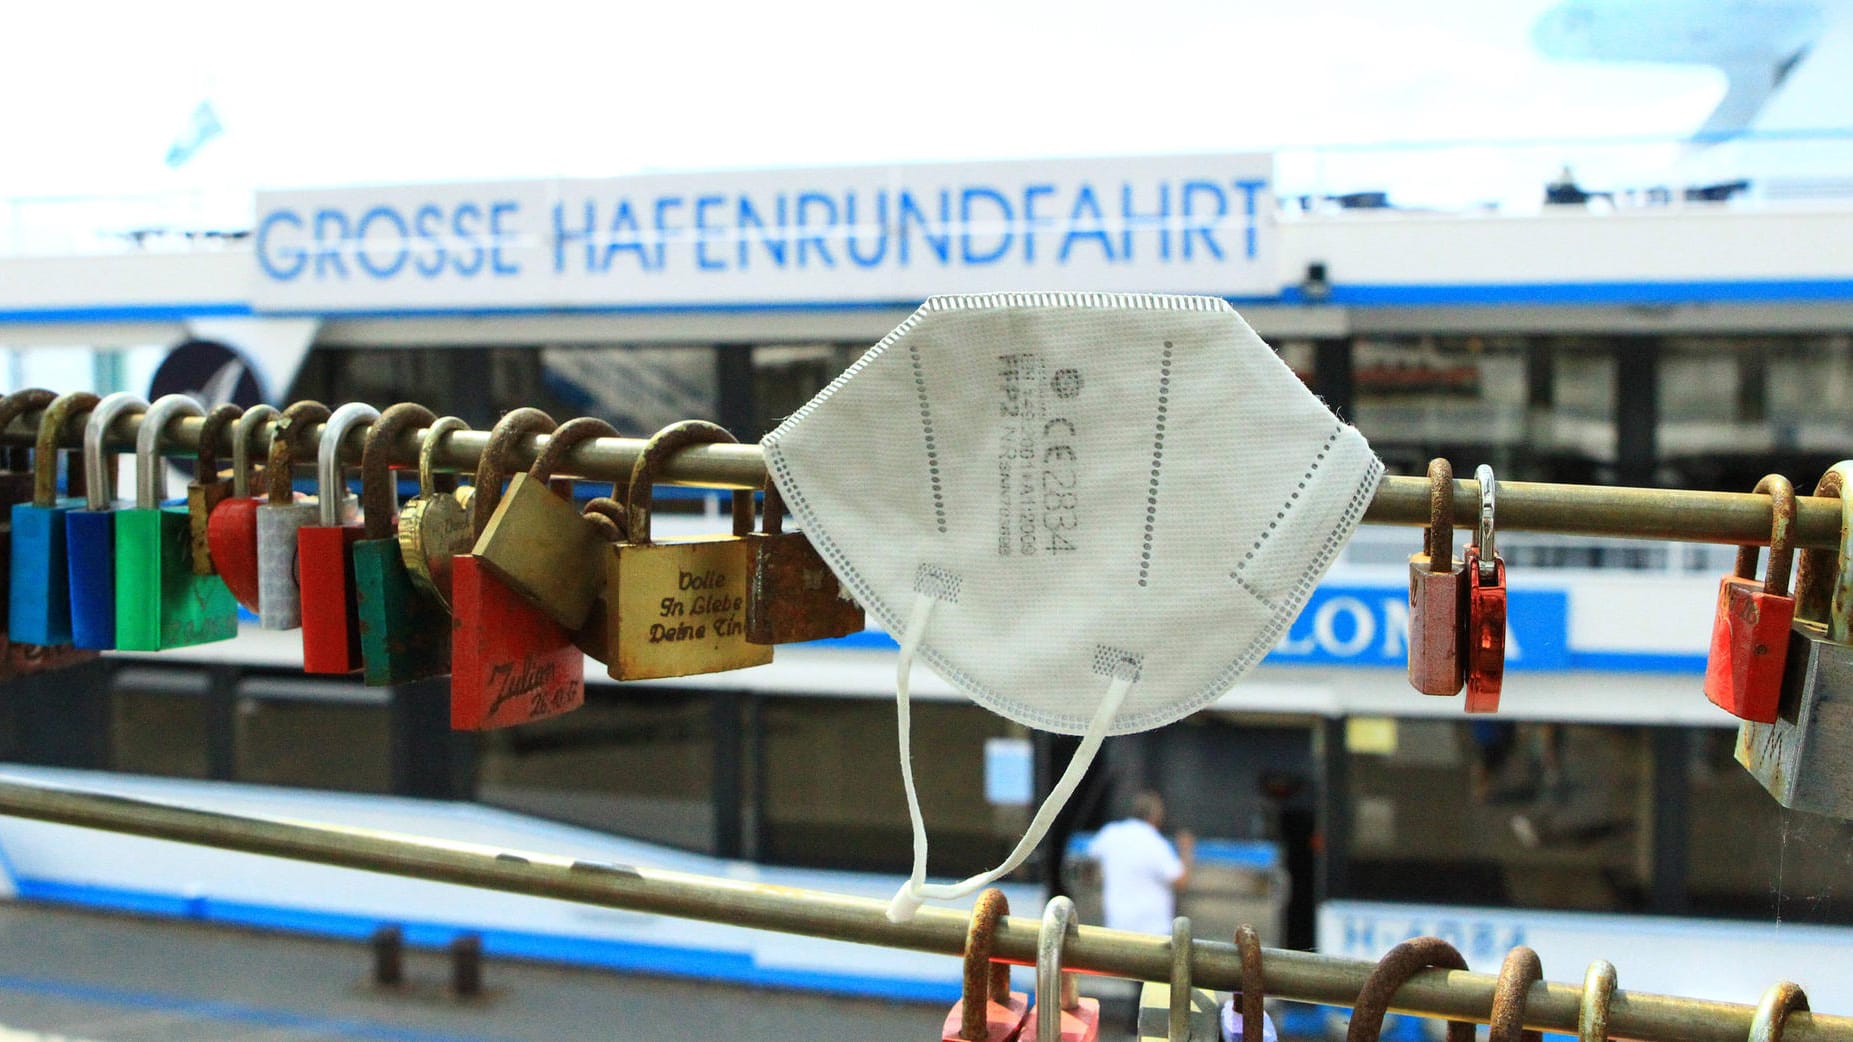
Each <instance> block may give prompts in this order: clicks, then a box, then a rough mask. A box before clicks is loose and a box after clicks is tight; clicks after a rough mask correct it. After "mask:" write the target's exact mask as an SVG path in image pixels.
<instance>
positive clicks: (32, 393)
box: [0, 388, 96, 680]
mask: <svg viewBox="0 0 1853 1042" xmlns="http://www.w3.org/2000/svg"><path fill="white" fill-rule="evenodd" d="M55 401H57V396H56V395H54V394H53V393H52V392H50V391H47V390H42V389H38V388H33V389H30V390H25V391H16V392H14V393H12V394H9V395H7V396H6V397H5V398H4V399H0V430H5V429H6V428H7V427H9V426H11V425H12V423H13V421H14V420H15V419H18V418H19V417H20V416H21V415H24V414H26V413H30V412H38V413H40V417H39V421H40V424H41V426H40V433H44V426H43V425H44V424H45V423H47V422H49V421H50V420H51V419H52V416H53V414H52V412H51V410H50V408H49V407H50V406H51V405H52V403H53V402H55ZM61 425H62V424H60V426H61ZM56 437H57V428H55V427H54V429H53V431H52V438H53V439H55V438H56ZM5 456H6V457H7V460H6V470H5V471H3V472H0V502H4V505H5V514H4V515H0V519H3V520H4V523H0V534H3V535H4V538H0V592H3V593H4V594H5V597H6V602H7V603H8V604H9V605H10V604H11V603H12V600H13V592H12V581H11V577H10V575H9V574H8V573H9V572H10V570H11V562H12V557H13V550H12V547H13V542H14V539H13V532H12V528H13V517H14V515H15V514H16V513H18V512H19V511H20V510H22V509H23V510H27V511H30V510H31V509H32V504H33V501H34V495H35V492H36V485H37V482H38V474H37V471H38V468H37V466H36V465H34V461H35V460H36V458H37V457H36V456H35V455H33V454H32V453H31V452H30V451H29V450H26V449H23V448H19V449H8V450H7V451H6V453H5ZM47 458H48V460H49V461H50V465H51V467H52V468H54V470H55V468H56V467H57V460H58V449H57V445H56V443H55V440H54V443H53V444H52V446H51V447H50V448H49V449H48V450H47ZM48 476H49V477H50V478H51V481H52V482H55V481H56V474H55V473H53V474H51V475H48ZM60 527H62V526H60ZM38 564H39V561H38V559H36V558H33V559H28V560H26V561H25V566H26V567H27V568H29V569H34V570H36V569H37V567H38ZM21 582H25V583H28V585H29V586H31V588H32V589H33V590H34V591H35V594H36V592H37V591H40V590H43V589H44V583H45V578H44V576H43V575H34V576H31V577H30V578H28V577H27V576H24V575H22V576H21ZM65 592H66V596H67V597H68V596H69V591H68V590H67V591H65ZM9 614H10V612H9ZM94 658H96V653H95V652H91V651H82V650H79V649H77V648H73V647H70V646H68V645H45V644H32V643H27V642H25V641H21V640H15V639H13V637H12V636H11V635H10V634H9V633H8V631H7V630H6V629H5V628H4V627H3V626H0V680H8V679H11V678H13V677H19V676H26V675H28V674H32V673H44V672H48V671H50V670H54V669H63V668H65V667H67V666H74V665H77V664H78V663H80V662H88V661H90V660H91V659H94Z"/></svg>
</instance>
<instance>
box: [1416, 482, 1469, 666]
mask: <svg viewBox="0 0 1853 1042" xmlns="http://www.w3.org/2000/svg"><path fill="white" fill-rule="evenodd" d="M1423 539H1424V540H1425V543H1424V545H1423V547H1422V552H1421V553H1419V554H1412V555H1411V556H1410V558H1409V683H1410V686H1412V687H1414V688H1415V689H1416V690H1417V691H1420V692H1422V693H1423V694H1425V695H1458V694H1460V690H1461V684H1462V683H1463V682H1464V681H1465V679H1466V671H1465V669H1464V664H1463V657H1462V655H1461V636H1462V634H1463V633H1464V632H1465V631H1466V628H1467V626H1466V623H1467V574H1466V566H1465V565H1464V564H1463V563H1462V562H1461V561H1459V560H1457V559H1456V558H1455V556H1454V468H1453V467H1451V466H1449V465H1448V461H1447V460H1444V459H1435V460H1430V461H1429V464H1428V528H1427V529H1426V530H1424V532H1423Z"/></svg>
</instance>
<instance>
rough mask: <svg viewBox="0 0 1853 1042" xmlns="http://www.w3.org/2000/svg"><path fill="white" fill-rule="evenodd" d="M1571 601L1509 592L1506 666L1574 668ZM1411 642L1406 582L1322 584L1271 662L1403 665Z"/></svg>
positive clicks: (1552, 593) (1559, 594)
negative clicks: (1570, 642)
mask: <svg viewBox="0 0 1853 1042" xmlns="http://www.w3.org/2000/svg"><path fill="white" fill-rule="evenodd" d="M1568 605H1569V597H1568V595H1567V594H1565V592H1564V591H1562V590H1527V589H1509V590H1508V591H1507V593H1506V668H1507V669H1514V670H1518V669H1557V670H1561V669H1567V668H1569V649H1568V648H1567V646H1566V645H1567V643H1568V636H1569V610H1568ZM1408 640H1409V590H1408V588H1407V587H1403V586H1333V585H1321V586H1319V587H1318V588H1317V589H1315V590H1314V591H1313V595H1312V597H1311V599H1309V600H1308V601H1307V602H1306V607H1305V608H1303V609H1301V611H1300V614H1299V617H1298V618H1296V619H1294V620H1293V624H1292V625H1291V626H1289V627H1288V628H1287V632H1286V635H1285V636H1283V637H1281V639H1280V643H1278V644H1276V645H1275V646H1274V650H1273V651H1271V652H1269V653H1268V657H1267V661H1268V663H1269V664H1271V665H1279V664H1281V663H1296V662H1299V663H1318V664H1322V665H1324V664H1332V663H1337V664H1341V665H1350V666H1388V667H1395V668H1399V669H1400V668H1402V667H1403V666H1404V665H1405V664H1406V663H1407V661H1408V654H1409V650H1408V648H1409V645H1408Z"/></svg>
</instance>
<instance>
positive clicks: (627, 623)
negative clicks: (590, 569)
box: [605, 420, 772, 680]
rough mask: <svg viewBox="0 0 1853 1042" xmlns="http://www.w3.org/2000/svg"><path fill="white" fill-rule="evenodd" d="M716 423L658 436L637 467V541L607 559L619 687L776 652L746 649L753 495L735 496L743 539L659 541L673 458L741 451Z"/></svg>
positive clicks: (611, 667)
mask: <svg viewBox="0 0 1853 1042" xmlns="http://www.w3.org/2000/svg"><path fill="white" fill-rule="evenodd" d="M733 440H734V438H733V435H731V434H729V433H727V431H726V430H724V429H723V428H720V427H717V426H715V425H714V424H712V423H704V422H702V421H700V420H686V421H684V422H682V423H676V424H671V425H670V426H668V427H665V428H663V429H662V430H660V431H658V432H657V433H656V434H655V435H654V436H653V437H651V439H650V440H649V442H648V443H646V444H645V445H644V449H643V452H642V453H640V454H639V455H638V457H637V462H636V464H635V465H634V466H633V467H632V468H631V480H630V488H629V491H628V493H627V494H626V496H625V509H626V510H627V511H628V519H629V521H630V538H629V539H627V540H626V541H625V542H622V543H619V544H617V545H616V546H612V547H609V548H608V549H607V550H606V551H605V552H606V554H607V555H608V556H607V557H606V559H605V560H606V566H605V587H606V589H607V590H608V591H609V597H608V601H607V607H608V609H609V614H610V627H609V630H608V632H609V637H608V638H607V645H608V647H609V649H610V652H611V660H610V661H609V662H608V663H607V666H608V671H609V672H610V674H611V676H612V678H613V679H616V680H655V679H659V678H663V677H683V676H689V675H691V674H696V673H718V672H721V671H723V670H729V669H743V668H745V667H747V666H760V665H764V664H765V663H767V662H770V661H772V649H771V648H770V647H767V646H766V645H763V644H749V643H747V640H746V587H747V582H746V579H747V571H748V569H749V568H750V567H751V561H750V560H749V559H748V556H747V546H746V540H745V539H743V538H741V537H742V536H744V535H745V534H746V533H747V532H748V531H749V530H751V529H752V527H753V494H752V493H751V492H747V491H739V492H735V493H734V494H733V532H732V534H729V535H712V536H696V537H694V538H690V539H678V540H673V541H670V542H663V543H658V542H654V541H653V540H652V539H651V536H650V497H651V491H652V489H653V488H654V487H655V481H656V475H657V473H658V471H659V470H660V469H661V468H662V466H663V464H664V463H666V462H667V461H668V460H669V458H670V457H671V456H673V455H675V454H676V453H677V452H679V451H681V450H682V449H685V448H687V447H689V446H691V445H708V444H715V443H731V442H732V441H733Z"/></svg>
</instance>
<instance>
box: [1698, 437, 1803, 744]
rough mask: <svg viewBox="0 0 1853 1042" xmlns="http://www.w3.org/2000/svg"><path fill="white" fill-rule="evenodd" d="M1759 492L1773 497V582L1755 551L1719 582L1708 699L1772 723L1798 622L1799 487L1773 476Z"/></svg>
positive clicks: (1742, 554)
mask: <svg viewBox="0 0 1853 1042" xmlns="http://www.w3.org/2000/svg"><path fill="white" fill-rule="evenodd" d="M1756 491H1757V493H1758V494H1765V493H1767V494H1768V496H1769V507H1770V513H1771V517H1772V520H1771V527H1770V533H1769V578H1768V579H1767V580H1764V581H1760V582H1759V581H1758V580H1757V578H1756V558H1757V548H1756V547H1754V546H1745V547H1741V548H1739V549H1738V551H1737V567H1736V568H1735V569H1734V570H1733V571H1734V574H1732V575H1727V576H1725V577H1724V580H1723V581H1722V582H1720V583H1719V584H1718V611H1717V615H1716V617H1714V618H1713V619H1712V624H1711V653H1710V654H1709V655H1707V656H1706V659H1705V697H1706V698H1709V699H1711V701H1712V704H1714V705H1716V706H1719V707H1720V708H1722V709H1724V710H1726V711H1727V712H1729V713H1730V714H1731V715H1733V716H1736V717H1738V718H1739V719H1743V720H1754V721H1756V722H1757V723H1759V724H1773V723H1775V722H1776V703H1777V702H1778V701H1779V700H1780V699H1781V697H1782V667H1783V663H1784V661H1785V660H1786V658H1787V656H1788V651H1789V625H1790V624H1791V623H1793V622H1794V621H1795V598H1793V597H1790V596H1789V565H1790V563H1791V560H1792V557H1793V551H1792V550H1791V548H1790V547H1789V531H1790V529H1791V528H1793V527H1794V525H1795V487H1794V486H1793V485H1790V484H1789V479H1788V478H1785V477H1783V476H1782V475H1780V474H1771V475H1769V476H1767V477H1765V478H1764V479H1763V480H1762V481H1759V482H1757V486H1756Z"/></svg>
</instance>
